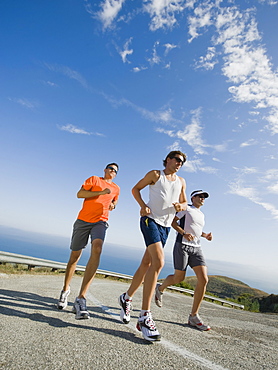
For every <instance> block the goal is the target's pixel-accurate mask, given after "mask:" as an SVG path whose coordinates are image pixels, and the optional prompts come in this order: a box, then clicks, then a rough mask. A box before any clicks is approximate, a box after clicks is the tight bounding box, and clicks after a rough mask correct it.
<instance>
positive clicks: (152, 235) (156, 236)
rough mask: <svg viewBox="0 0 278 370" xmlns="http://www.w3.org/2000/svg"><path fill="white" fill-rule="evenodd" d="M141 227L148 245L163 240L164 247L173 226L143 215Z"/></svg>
mask: <svg viewBox="0 0 278 370" xmlns="http://www.w3.org/2000/svg"><path fill="white" fill-rule="evenodd" d="M140 229H141V231H142V234H143V237H144V240H145V244H146V246H147V247H148V246H149V245H151V244H154V243H158V242H161V244H162V247H164V246H165V244H166V241H167V238H168V235H169V232H170V229H171V228H170V227H166V226H161V225H159V224H157V223H156V222H155V221H154V220H153V219H152V218H150V217H147V216H143V217H141V219H140Z"/></svg>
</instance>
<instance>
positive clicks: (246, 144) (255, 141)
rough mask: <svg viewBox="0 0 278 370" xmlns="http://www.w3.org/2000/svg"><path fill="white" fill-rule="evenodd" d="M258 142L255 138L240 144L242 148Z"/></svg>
mask: <svg viewBox="0 0 278 370" xmlns="http://www.w3.org/2000/svg"><path fill="white" fill-rule="evenodd" d="M257 144H258V141H257V140H255V139H249V140H247V141H245V142H244V143H241V144H240V147H241V148H245V147H247V146H252V145H257Z"/></svg>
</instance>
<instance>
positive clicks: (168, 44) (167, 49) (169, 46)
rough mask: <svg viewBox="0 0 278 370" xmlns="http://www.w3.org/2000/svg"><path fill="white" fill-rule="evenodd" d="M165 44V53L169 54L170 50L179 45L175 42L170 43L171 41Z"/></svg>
mask: <svg viewBox="0 0 278 370" xmlns="http://www.w3.org/2000/svg"><path fill="white" fill-rule="evenodd" d="M163 46H165V55H167V54H168V53H169V51H171V50H173V49H175V48H177V47H178V45H174V44H170V43H167V44H164V45H163Z"/></svg>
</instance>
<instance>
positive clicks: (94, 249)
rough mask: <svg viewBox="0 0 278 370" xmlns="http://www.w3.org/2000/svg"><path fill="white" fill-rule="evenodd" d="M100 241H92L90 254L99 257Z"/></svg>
mask: <svg viewBox="0 0 278 370" xmlns="http://www.w3.org/2000/svg"><path fill="white" fill-rule="evenodd" d="M102 244H103V241H102V240H97V241H93V243H92V254H94V255H97V256H100V255H101V252H102Z"/></svg>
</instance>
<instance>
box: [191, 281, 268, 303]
mask: <svg viewBox="0 0 278 370" xmlns="http://www.w3.org/2000/svg"><path fill="white" fill-rule="evenodd" d="M184 281H185V282H186V283H189V284H190V285H192V286H193V287H194V288H195V286H196V281H197V279H196V277H195V276H189V277H186V278H185V280H184ZM209 293H212V294H215V295H217V296H218V297H221V298H233V299H236V298H237V297H239V296H241V295H242V294H250V295H251V296H252V297H255V298H260V297H266V296H268V293H266V292H263V291H262V290H259V289H255V288H251V287H250V286H249V285H247V284H245V283H243V282H242V281H239V280H235V279H231V278H229V277H226V276H218V275H209V282H208V285H207V294H209Z"/></svg>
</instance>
